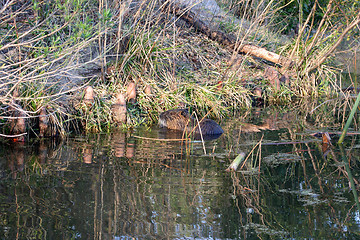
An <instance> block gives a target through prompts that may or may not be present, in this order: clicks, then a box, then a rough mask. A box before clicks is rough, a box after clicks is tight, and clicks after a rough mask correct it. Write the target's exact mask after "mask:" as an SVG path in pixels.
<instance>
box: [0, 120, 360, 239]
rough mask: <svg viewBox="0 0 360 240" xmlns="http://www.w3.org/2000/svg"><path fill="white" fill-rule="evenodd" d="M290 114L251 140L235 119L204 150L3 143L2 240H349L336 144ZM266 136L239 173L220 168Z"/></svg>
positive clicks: (149, 140)
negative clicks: (304, 128)
mask: <svg viewBox="0 0 360 240" xmlns="http://www.w3.org/2000/svg"><path fill="white" fill-rule="evenodd" d="M284 116H285V117H284ZM289 116H290V114H283V115H281V116H280V114H278V115H276V116H274V115H272V116H269V118H267V119H271V120H272V122H271V123H272V128H278V130H276V131H269V130H262V131H261V132H252V133H250V132H246V131H242V130H241V129H243V128H244V125H241V126H240V125H239V122H238V121H237V120H234V121H230V122H228V123H227V124H226V126H225V127H224V128H225V129H226V131H225V134H223V135H222V136H221V137H220V138H218V139H216V140H212V141H207V142H205V144H204V145H203V143H202V142H201V141H193V142H182V141H158V140H155V139H161V138H165V137H166V138H173V139H174V138H178V136H168V135H166V134H169V133H166V132H162V131H160V130H159V129H157V128H153V129H145V128H144V129H137V130H135V132H133V133H123V132H116V133H112V134H103V135H92V136H86V137H75V138H69V139H66V141H60V140H56V139H54V140H52V141H46V140H45V141H44V140H42V141H39V142H34V143H30V144H23V143H15V144H8V145H2V146H1V147H0V153H1V160H0V167H1V169H0V171H1V175H0V177H1V179H0V193H1V194H0V197H1V205H0V208H1V209H0V212H1V214H0V232H1V234H2V236H4V237H3V238H4V239H24V238H36V239H38V238H44V239H57V238H64V239H69V238H75V239H89V238H94V239H117V238H125V239H127V238H138V239H163V238H169V239H173V238H180V239H182V238H191V239H192V238H219V239H258V238H266V239H268V238H273V239H279V238H353V237H356V236H357V235H358V234H359V226H360V225H359V218H358V215H359V213H358V210H357V208H356V204H355V201H354V198H353V196H354V195H353V194H352V193H351V192H350V188H349V179H348V174H347V173H346V171H347V170H348V169H345V165H344V164H343V163H342V161H341V160H338V159H340V157H339V152H338V150H337V148H336V146H332V147H331V149H330V152H329V153H328V154H327V156H326V157H325V156H324V155H323V153H322V143H321V140H317V139H315V138H313V137H312V136H310V135H305V134H298V133H297V131H296V130H295V129H294V128H292V127H290V126H298V127H299V126H300V124H299V122H297V123H296V121H294V119H292V118H291V117H289ZM286 119H288V120H286ZM266 121H269V120H263V122H266ZM285 123H286V124H285ZM252 124H254V125H257V126H260V125H262V123H260V122H258V123H257V122H256V119H253V121H252ZM281 124H283V125H281ZM301 124H303V125H305V124H309V123H304V122H302V123H301ZM285 126H286V128H285ZM134 135H137V136H141V137H143V138H134V137H132V136H134ZM262 136H264V140H263V143H262V145H261V147H259V148H256V149H254V150H253V153H252V154H251V155H250V157H249V159H248V160H247V161H248V162H247V163H246V165H245V166H244V168H243V169H242V170H241V171H240V172H230V173H227V172H225V169H226V168H227V167H228V165H229V164H230V162H231V161H232V160H233V159H234V158H235V156H236V155H237V154H238V153H239V152H240V151H245V152H247V153H249V152H250V151H251V150H252V149H253V147H254V146H255V144H256V143H257V142H258V141H259V140H260V139H261V137H262ZM276 142H281V143H286V144H282V145H280V144H279V145H277V144H274V143H276ZM270 143H271V144H273V145H270ZM357 144H358V139H357V138H356V137H352V138H351V139H348V141H347V142H346V143H345V151H346V152H347V154H348V156H351V157H352V158H349V160H348V163H349V164H348V167H349V169H350V168H351V171H352V173H353V177H354V186H355V187H353V189H354V188H355V189H356V190H358V188H359V182H358V178H359V174H358V172H359V171H358V170H359V169H358V165H357V161H356V159H357V158H358V156H359V152H358V149H357V148H356V147H355V146H356V145H357ZM204 148H205V150H204ZM205 152H206V153H205Z"/></svg>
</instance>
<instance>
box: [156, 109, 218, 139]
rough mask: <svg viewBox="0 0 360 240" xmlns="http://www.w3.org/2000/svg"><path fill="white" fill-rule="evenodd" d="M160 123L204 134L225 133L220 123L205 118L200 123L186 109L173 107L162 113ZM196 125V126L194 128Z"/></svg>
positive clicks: (161, 125)
mask: <svg viewBox="0 0 360 240" xmlns="http://www.w3.org/2000/svg"><path fill="white" fill-rule="evenodd" d="M159 125H160V127H163V128H168V129H172V130H179V131H186V132H187V133H191V132H193V133H195V134H202V135H221V134H222V133H224V130H223V129H222V128H221V127H220V125H219V124H217V123H216V122H215V121H213V120H211V119H207V118H204V119H202V120H201V121H200V123H199V124H198V123H197V121H196V119H195V118H193V117H191V116H190V114H189V112H188V110H186V109H173V110H168V111H165V112H163V113H161V114H160V118H159ZM195 126H196V128H195V129H194V127H195ZM199 126H200V128H199ZM193 129H194V131H193ZM200 130H201V131H200Z"/></svg>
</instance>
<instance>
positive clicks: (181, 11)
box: [166, 3, 294, 67]
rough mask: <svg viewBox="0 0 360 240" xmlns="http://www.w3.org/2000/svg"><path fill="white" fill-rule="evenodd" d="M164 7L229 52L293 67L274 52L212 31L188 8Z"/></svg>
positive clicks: (169, 4)
mask: <svg viewBox="0 0 360 240" xmlns="http://www.w3.org/2000/svg"><path fill="white" fill-rule="evenodd" d="M166 6H167V7H168V8H169V9H170V11H171V12H172V13H173V14H175V15H176V16H178V17H180V18H181V19H183V20H184V21H186V22H187V23H189V24H190V25H192V26H194V28H195V29H196V30H198V31H200V32H201V33H203V34H205V35H206V36H207V37H208V38H210V39H211V40H214V41H217V42H218V43H220V44H222V45H224V46H226V47H227V48H228V49H229V50H230V51H234V50H235V51H237V52H239V53H244V54H249V55H251V56H254V57H258V58H261V59H264V60H267V61H269V62H272V63H274V64H278V65H281V66H283V67H292V66H293V65H294V61H292V60H290V59H287V58H285V57H283V56H280V55H279V54H276V53H274V52H270V51H268V50H266V49H265V48H261V47H258V46H254V45H250V44H241V43H237V42H236V41H235V40H233V39H232V38H231V36H229V35H228V34H226V33H224V32H221V31H218V30H213V29H211V28H210V27H208V26H207V25H206V23H204V22H203V21H202V20H200V19H197V17H196V14H195V13H194V12H192V11H191V10H188V8H186V9H185V8H182V7H180V6H179V5H177V4H175V3H168V4H167V5H166Z"/></svg>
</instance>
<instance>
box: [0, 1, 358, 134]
mask: <svg viewBox="0 0 360 240" xmlns="http://www.w3.org/2000/svg"><path fill="white" fill-rule="evenodd" d="M168 3H169V2H167V1H161V0H148V1H139V2H132V1H116V0H107V1H104V0H101V1H85V0H56V1H38V0H32V1H29V0H20V1H15V0H3V1H0V92H1V97H0V101H1V112H0V115H1V124H2V127H1V132H2V134H5V135H8V134H19V133H22V132H23V131H24V128H25V129H26V132H27V133H29V134H28V135H35V136H41V135H43V134H40V132H41V130H39V128H40V126H41V123H46V124H48V125H49V126H50V130H48V134H47V135H51V136H53V135H58V134H60V135H65V134H67V133H69V132H70V131H74V130H80V131H81V130H86V131H105V130H108V129H110V128H112V127H114V126H118V125H121V126H122V127H125V128H128V127H132V126H136V125H138V124H141V123H153V122H156V121H157V118H158V114H159V112H162V111H164V110H167V109H171V108H176V107H184V106H186V107H188V108H190V109H192V110H194V109H196V111H197V112H199V113H200V114H201V115H205V114H207V113H208V112H210V116H211V117H212V118H222V117H225V116H229V115H231V114H234V113H236V112H238V111H241V110H243V109H246V108H250V107H251V105H252V101H253V99H254V98H255V97H254V95H256V94H255V93H254V89H261V94H262V96H261V97H262V98H265V100H266V101H267V102H275V103H284V102H286V103H287V102H289V101H291V99H293V98H294V97H308V96H320V95H324V94H325V95H329V94H333V93H334V92H338V91H339V90H340V86H339V82H338V79H337V76H338V75H337V71H336V69H335V68H334V67H332V65H331V62H330V61H329V60H331V59H330V56H331V55H332V54H333V53H334V52H335V50H336V48H337V47H338V46H339V44H340V42H341V41H343V40H344V39H345V38H347V39H346V40H347V41H348V45H349V46H354V44H353V43H352V42H350V40H351V39H356V38H354V36H358V35H359V29H358V24H359V21H360V14H359V13H358V9H359V7H360V6H359V3H358V2H352V1H342V2H341V3H339V2H336V1H332V0H329V1H319V2H318V1H316V2H315V4H314V5H309V4H310V1H300V3H301V4H302V5H300V6H302V7H300V6H298V8H297V9H302V10H299V11H298V12H294V13H292V14H286V13H287V12H288V13H290V12H291V11H289V9H288V7H289V6H291V5H292V4H294V3H295V2H294V1H290V2H287V1H280V2H275V1H271V0H270V1H268V0H262V1H252V0H245V1H241V0H235V1H230V0H229V1H227V2H226V1H225V2H223V3H222V4H226V6H227V7H226V8H224V9H229V11H228V12H226V16H227V18H226V21H225V20H224V21H221V20H219V19H217V18H216V17H214V18H213V19H209V23H210V24H212V28H213V29H217V30H219V31H222V32H224V33H225V34H228V35H229V36H233V37H234V39H236V43H237V45H239V46H240V45H241V44H243V43H251V44H253V45H254V46H259V47H261V48H266V49H268V50H269V51H271V52H274V53H277V54H280V55H282V56H284V57H287V58H288V59H291V60H292V61H294V66H278V65H276V64H275V65H274V64H271V63H269V62H267V61H261V60H260V61H259V59H256V58H253V57H251V56H250V55H244V54H238V52H236V51H235V50H234V49H229V48H226V47H224V46H222V45H221V44H219V43H217V42H216V41H213V40H210V39H209V38H207V37H206V36H204V35H203V34H201V33H200V32H199V31H197V30H195V28H194V26H191V25H190V24H189V23H188V22H186V21H184V20H183V19H182V18H181V17H179V16H176V15H174V14H173V13H172V11H171V9H170V8H171V6H170V5H169V4H168ZM325 5H326V7H324V6H325ZM305 6H306V7H305ZM309 9H311V10H310V11H309ZM305 10H307V11H305ZM184 11H192V9H191V8H185V10H184ZM297 14H299V17H298V23H299V24H298V25H295V24H292V25H291V29H287V30H285V29H284V24H283V23H284V21H287V20H286V19H285V18H282V16H284V15H286V16H287V17H293V18H297ZM239 19H240V20H241V22H239ZM289 32H291V33H292V34H290V35H288V36H283V35H281V34H282V33H289ZM347 50H349V51H352V48H351V47H349V49H347ZM268 66H271V69H273V70H272V72H273V73H274V74H275V77H271V76H270V77H267V76H266V74H264V72H266V70H267V69H269V67H268ZM274 69H275V70H274ZM274 74H272V76H274ZM282 76H283V77H284V78H283V79H285V80H284V83H282V82H281V81H280V80H283V79H282V78H280V77H282ZM131 83H135V85H136V100H134V101H127V103H126V107H127V121H126V122H123V123H118V122H116V121H114V116H113V115H114V113H113V112H112V111H111V109H112V106H113V105H114V104H116V101H117V96H118V95H119V94H124V95H125V97H126V98H127V100H129V93H127V87H128V86H129V85H131ZM274 83H275V84H274ZM87 86H91V87H92V88H93V89H94V97H93V99H92V100H91V101H90V102H87V101H86V96H84V93H85V90H84V89H85V87H87ZM258 97H259V96H258ZM39 116H40V117H39ZM41 117H46V119H44V120H42V118H41ZM20 120H24V122H23V123H22V124H23V125H24V126H23V127H22V128H21V129H22V130H21V131H15V130H14V129H15V128H16V127H17V126H18V125H19V124H18V122H20ZM39 122H40V123H39Z"/></svg>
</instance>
